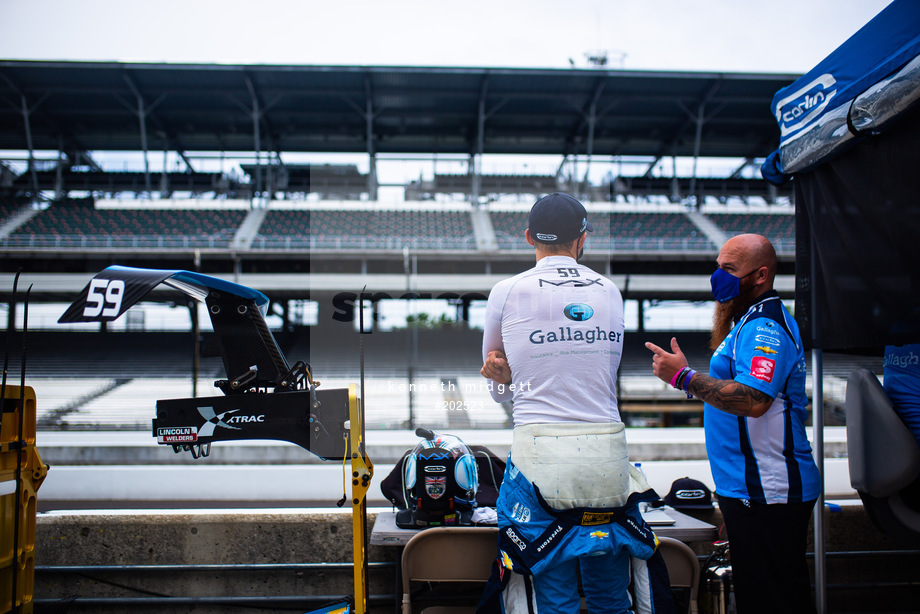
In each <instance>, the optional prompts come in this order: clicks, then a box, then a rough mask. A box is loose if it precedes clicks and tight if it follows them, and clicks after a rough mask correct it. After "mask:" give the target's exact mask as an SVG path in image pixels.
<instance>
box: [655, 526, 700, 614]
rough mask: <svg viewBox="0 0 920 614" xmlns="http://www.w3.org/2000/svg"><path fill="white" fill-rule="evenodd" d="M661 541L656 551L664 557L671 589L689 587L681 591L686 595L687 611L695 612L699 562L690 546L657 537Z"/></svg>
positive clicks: (696, 610)
mask: <svg viewBox="0 0 920 614" xmlns="http://www.w3.org/2000/svg"><path fill="white" fill-rule="evenodd" d="M658 539H659V541H660V542H661V543H660V544H659V545H658V551H659V552H661V556H662V557H663V558H664V563H665V565H666V566H667V568H668V577H669V578H670V580H671V590H672V591H674V589H675V588H679V589H689V590H684V591H682V592H683V594H685V595H688V599H687V603H688V607H687V610H686V611H687V612H688V613H689V614H697V612H698V611H699V610H698V606H697V593H698V592H699V585H700V562H699V560H698V559H697V558H696V554H695V553H694V552H693V550H691V549H690V546H688V545H687V544H685V543H684V542H682V541H679V540H676V539H674V538H672V537H660V536H659V537H658Z"/></svg>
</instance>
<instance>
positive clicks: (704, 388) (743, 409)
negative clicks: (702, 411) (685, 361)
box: [690, 373, 773, 418]
mask: <svg viewBox="0 0 920 614" xmlns="http://www.w3.org/2000/svg"><path fill="white" fill-rule="evenodd" d="M690 392H692V393H693V396H695V397H697V398H699V399H702V400H704V401H705V402H707V403H709V404H710V405H712V406H713V407H716V408H718V409H721V410H722V411H725V412H728V413H730V414H735V415H736V416H753V417H755V418H757V417H760V416H762V415H763V414H764V413H766V411H767V410H768V409H769V408H770V405H771V404H772V403H773V397H771V396H770V395H768V394H765V393H763V392H761V391H760V390H757V389H756V388H751V387H750V386H745V385H744V384H741V383H739V382H736V381H734V380H730V379H729V380H725V379H716V378H714V377H710V376H708V375H703V374H702V373H697V374H696V375H695V376H694V377H693V380H692V381H691V382H690Z"/></svg>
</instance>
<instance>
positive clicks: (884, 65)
mask: <svg viewBox="0 0 920 614" xmlns="http://www.w3.org/2000/svg"><path fill="white" fill-rule="evenodd" d="M816 27H820V24H816ZM918 101H920V0H895V1H894V2H892V3H891V4H890V5H889V6H888V7H886V8H885V9H884V10H883V11H882V12H881V13H879V14H878V15H877V16H876V17H875V18H874V19H873V20H872V21H870V22H869V23H868V24H866V25H865V26H864V27H863V28H862V29H860V30H859V31H858V32H857V33H856V34H854V35H853V36H852V37H850V39H848V40H847V41H846V42H845V43H844V44H842V45H841V46H840V47H839V48H838V49H836V50H835V51H833V52H832V53H831V54H830V55H828V56H827V58H825V59H824V60H823V61H822V62H821V63H819V64H818V65H817V66H815V67H814V68H813V69H812V70H811V71H809V72H808V73H806V74H805V75H803V76H802V77H801V78H800V79H798V80H796V81H795V82H794V83H792V84H790V85H789V86H788V87H785V88H783V89H781V90H780V91H778V92H777V93H776V95H775V97H774V99H773V104H772V111H773V113H774V116H775V117H776V121H777V123H778V125H779V130H780V146H779V149H777V150H776V151H774V152H773V153H772V154H770V155H769V156H768V158H767V159H766V161H765V162H764V164H763V166H762V168H761V171H762V174H763V176H764V177H765V178H766V179H768V180H770V181H772V182H774V183H777V184H779V183H784V182H785V181H788V180H793V181H794V194H795V206H796V297H795V298H796V319H797V320H798V321H799V327H800V330H801V332H802V337H803V341H804V343H805V345H806V347H808V348H811V349H812V352H813V354H812V365H813V368H812V375H813V382H814V388H813V397H812V406H813V407H814V408H821V407H823V394H822V385H821V381H822V377H823V372H822V361H821V352H822V351H824V350H827V351H838V352H851V353H860V354H865V355H879V356H881V354H882V352H883V349H884V347H885V346H886V345H890V344H895V345H900V344H905V343H920V102H918ZM873 379H874V378H873ZM876 383H877V382H876ZM854 388H855V387H854ZM881 397H882V398H883V397H884V394H882V395H881ZM848 405H849V391H848ZM889 410H890V408H889ZM848 413H849V407H848ZM813 416H814V433H815V435H814V440H815V441H814V443H815V453H816V457H817V459H816V460H817V461H818V462H819V464H820V465H821V466H822V472H823V456H824V452H823V448H824V440H823V412H822V411H820V410H818V411H814V412H813ZM850 422H851V420H850V416H849V415H848V437H849V439H851V441H849V444H850V448H851V449H850V469H851V481H852V480H853V474H854V471H853V470H854V454H855V453H856V452H855V448H856V446H855V445H854V443H855V439H857V438H858V437H850V436H849V433H850V427H849V423H850ZM853 422H854V423H856V421H855V420H854V421H853ZM859 435H860V436H861V434H859ZM866 439H867V440H868V439H869V438H868V437H866ZM860 443H863V442H862V441H861V442H860ZM865 443H866V449H869V448H871V444H872V443H873V442H871V441H866V442H865ZM909 443H910V442H909ZM866 462H868V463H869V464H870V465H871V459H869V460H867V461H866ZM854 487H856V482H855V481H854ZM857 490H858V491H859V492H860V494H861V495H862V494H863V493H862V491H861V490H859V488H857ZM863 500H864V502H866V498H865V497H864V498H863ZM819 504H821V505H822V506H823V501H819ZM819 510H821V507H818V508H817V510H816V512H817V511H819ZM867 510H868V511H869V513H870V516H871V515H872V514H873V511H872V510H871V509H870V506H869V505H868V504H867ZM904 513H911V512H910V510H905V511H904ZM918 518H920V517H918ZM815 554H816V557H815V561H816V564H815V565H816V567H815V571H816V573H815V583H816V588H817V605H818V612H819V613H823V611H824V590H825V586H826V580H825V578H824V543H823V514H820V513H816V514H815Z"/></svg>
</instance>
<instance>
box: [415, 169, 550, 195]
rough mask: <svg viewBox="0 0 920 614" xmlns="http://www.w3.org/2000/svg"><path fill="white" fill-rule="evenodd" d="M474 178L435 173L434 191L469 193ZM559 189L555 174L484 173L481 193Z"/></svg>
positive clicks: (535, 192)
mask: <svg viewBox="0 0 920 614" xmlns="http://www.w3.org/2000/svg"><path fill="white" fill-rule="evenodd" d="M472 187H473V178H472V177H471V176H470V175H435V176H434V186H433V191H435V192H440V193H445V194H456V193H459V194H469V193H471V191H472ZM557 189H558V186H557V182H556V177H555V176H553V175H488V174H487V175H482V176H481V177H480V193H481V194H533V195H536V194H546V193H548V192H555V191H556V190H557Z"/></svg>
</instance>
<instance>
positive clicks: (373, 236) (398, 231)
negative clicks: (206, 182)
mask: <svg viewBox="0 0 920 614" xmlns="http://www.w3.org/2000/svg"><path fill="white" fill-rule="evenodd" d="M279 244H283V245H287V246H292V247H295V246H296V247H307V246H309V247H314V248H320V249H322V248H329V249H402V248H403V246H409V247H411V248H413V249H475V247H476V240H475V237H474V234H473V225H472V221H471V220H470V214H469V212H466V211H447V210H445V211H420V210H409V209H405V210H394V209H378V210H373V211H368V210H364V209H362V210H346V209H338V210H333V209H313V210H296V211H294V210H290V211H284V210H269V212H268V214H267V215H266V218H265V221H264V222H263V223H262V226H261V228H260V229H259V235H258V236H257V237H256V240H255V241H254V242H253V247H255V248H259V247H274V246H278V245H279Z"/></svg>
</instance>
